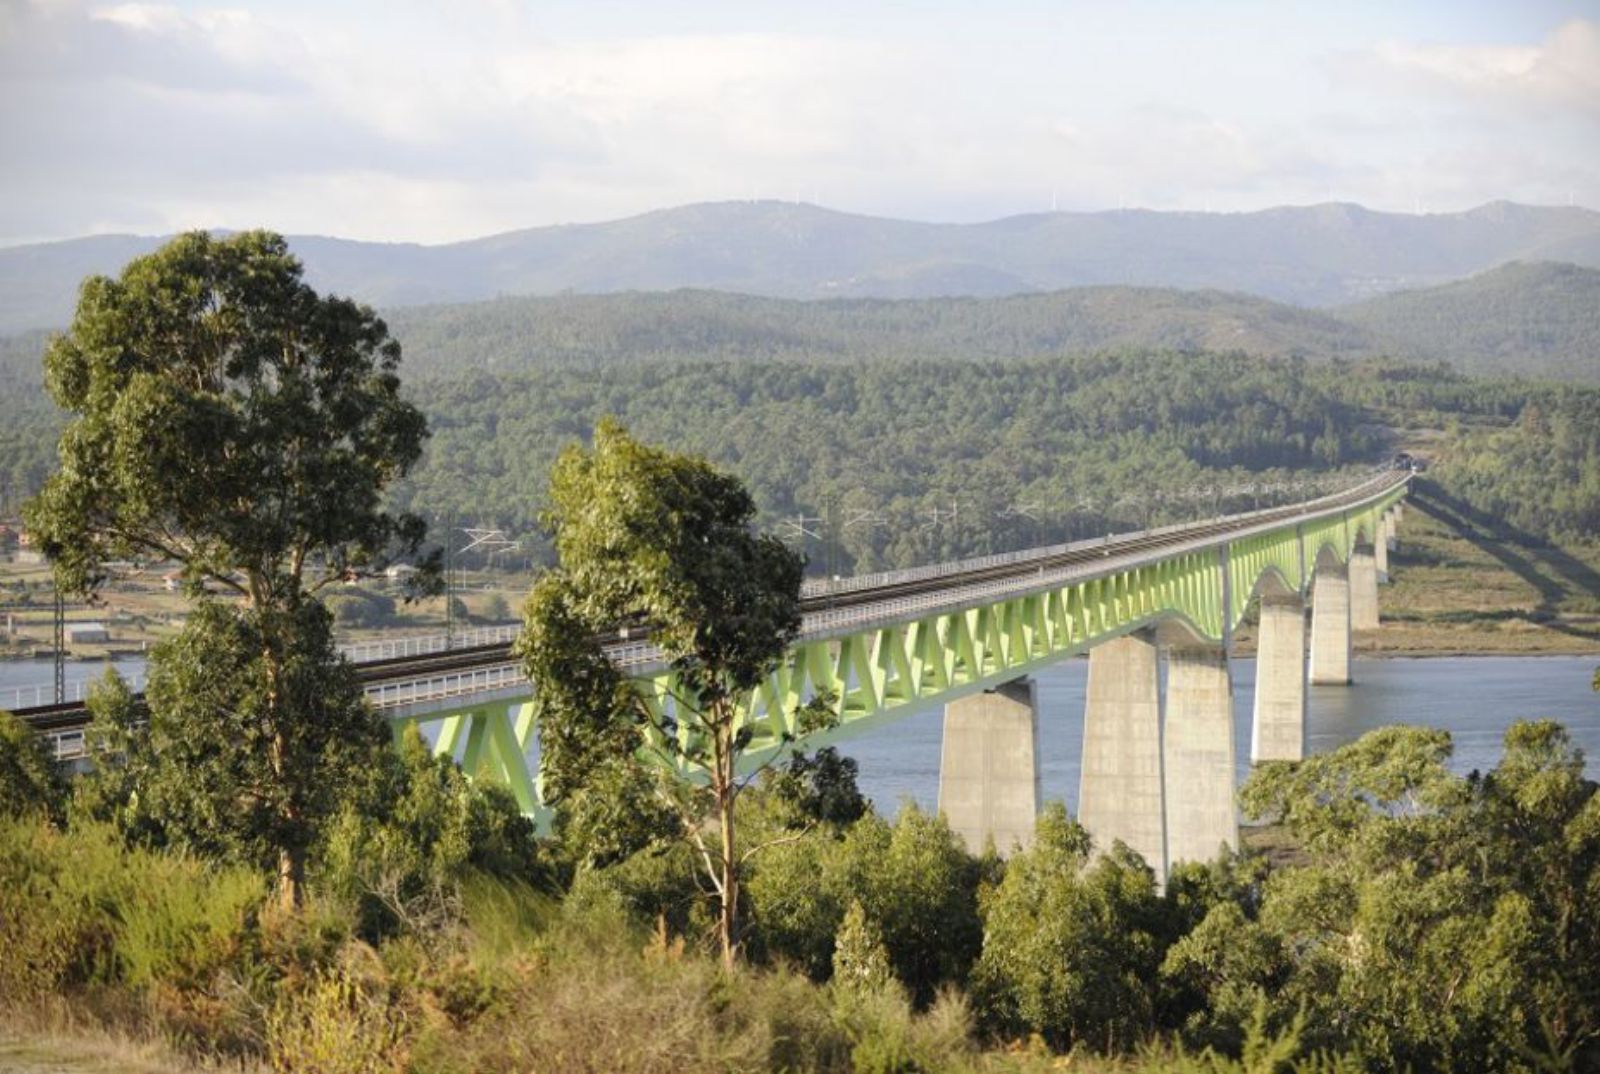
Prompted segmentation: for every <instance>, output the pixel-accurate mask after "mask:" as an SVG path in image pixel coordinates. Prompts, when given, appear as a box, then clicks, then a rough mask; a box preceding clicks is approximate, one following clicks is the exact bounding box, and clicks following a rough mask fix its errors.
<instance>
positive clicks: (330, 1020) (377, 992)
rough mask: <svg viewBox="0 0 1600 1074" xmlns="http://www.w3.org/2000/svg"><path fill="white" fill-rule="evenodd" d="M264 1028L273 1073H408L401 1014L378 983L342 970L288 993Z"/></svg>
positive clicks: (325, 973)
mask: <svg viewBox="0 0 1600 1074" xmlns="http://www.w3.org/2000/svg"><path fill="white" fill-rule="evenodd" d="M267 1026H268V1038H267V1040H268V1056H269V1058H270V1059H271V1062H272V1067H273V1069H274V1070H278V1071H283V1072H285V1074H388V1072H391V1071H393V1072H399V1071H401V1070H404V1069H405V1068H406V1062H405V1059H406V1048H407V1043H408V1019H407V1017H406V1014H405V1012H404V1011H403V1010H402V1009H401V1008H400V1007H399V1006H398V1005H397V1004H396V1003H395V1002H394V1000H393V998H392V997H391V995H390V994H389V990H388V989H387V988H386V987H385V986H384V984H383V982H382V981H380V980H375V979H373V978H372V977H371V976H370V975H364V974H359V973H355V972H352V971H351V969H349V968H348V967H345V966H338V967H333V968H330V969H327V970H324V971H322V972H320V973H318V974H317V975H316V977H315V978H313V979H312V981H311V982H310V983H309V985H307V986H306V987H305V988H303V989H299V990H294V991H286V992H285V993H284V995H283V996H282V998H281V999H280V1001H279V1002H278V1004H277V1006H275V1007H274V1008H273V1011H272V1013H271V1015H269V1017H268V1020H267Z"/></svg>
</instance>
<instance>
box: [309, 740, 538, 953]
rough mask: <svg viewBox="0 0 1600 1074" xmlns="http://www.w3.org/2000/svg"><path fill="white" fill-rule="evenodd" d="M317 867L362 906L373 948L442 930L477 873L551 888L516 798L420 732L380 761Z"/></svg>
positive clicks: (341, 815)
mask: <svg viewBox="0 0 1600 1074" xmlns="http://www.w3.org/2000/svg"><path fill="white" fill-rule="evenodd" d="M317 860H318V862H319V870H318V872H319V876H320V879H321V881H322V883H323V885H324V887H325V888H326V889H327V890H329V891H331V892H333V893H334V894H336V895H338V896H340V897H344V898H349V899H352V900H354V901H355V902H356V904H357V906H358V910H359V929H360V932H361V935H362V936H363V937H365V938H367V939H368V940H372V941H376V940H377V939H379V938H380V937H382V936H384V935H387V934H389V933H392V932H394V931H396V930H410V931H412V932H426V931H428V930H430V929H432V928H436V927H438V926H439V925H441V924H444V923H446V919H448V918H449V917H451V916H453V915H454V913H455V912H456V910H457V909H458V907H457V903H458V897H459V886H460V885H461V883H462V882H463V881H464V880H466V879H467V878H468V877H469V876H470V875H472V874H473V873H476V872H481V873H485V874H488V875H490V876H496V877H503V878H507V879H512V880H517V881H521V882H522V883H525V884H528V885H534V886H538V885H542V884H545V883H546V882H547V877H546V874H545V871H544V868H543V866H542V864H541V862H540V858H539V849H538V841H537V838H536V833H535V831H534V827H533V822H532V821H530V820H529V819H528V818H526V817H524V816H523V815H522V813H521V811H520V810H519V809H518V807H517V804H516V801H515V800H514V799H513V798H512V797H511V795H510V794H509V793H508V792H507V791H505V790H504V789H503V788H501V787H497V786H494V785H493V784H489V783H484V782H473V781H471V780H469V779H467V777H466V775H465V773H463V772H462V771H461V768H460V767H459V766H458V765H457V764H456V763H455V762H454V761H453V760H451V759H450V758H449V757H435V756H434V755H433V753H432V751H431V750H430V749H429V747H428V744H427V743H426V742H425V741H424V740H423V738H422V735H421V732H419V731H418V730H417V729H416V727H415V726H408V727H407V728H406V730H405V732H404V734H403V735H402V736H401V739H400V743H399V748H398V749H397V750H394V751H389V752H384V753H382V754H381V755H379V756H378V757H377V758H376V763H375V766H374V768H373V770H372V771H371V772H370V773H369V775H368V779H367V782H366V784H365V785H364V786H362V787H360V788H358V789H357V791H356V793H355V794H353V795H352V797H351V798H350V799H349V800H348V801H346V803H345V804H344V806H343V807H342V808H341V809H340V811H339V812H338V814H336V816H335V817H334V819H333V821H332V823H331V824H330V825H329V827H328V830H327V831H326V833H325V834H324V837H323V840H322V843H321V845H320V847H319V853H318V855H317Z"/></svg>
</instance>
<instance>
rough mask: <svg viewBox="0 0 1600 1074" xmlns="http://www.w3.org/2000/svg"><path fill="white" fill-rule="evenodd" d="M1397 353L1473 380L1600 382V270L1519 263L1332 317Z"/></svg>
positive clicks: (1386, 298)
mask: <svg viewBox="0 0 1600 1074" xmlns="http://www.w3.org/2000/svg"><path fill="white" fill-rule="evenodd" d="M1331 312H1332V313H1333V314H1334V316H1336V317H1337V318H1339V319H1340V320H1341V321H1345V322H1348V323H1350V324H1352V325H1355V326H1358V327H1359V328H1362V329H1365V330H1366V331H1367V332H1368V333H1370V334H1371V336H1373V337H1374V338H1379V339H1382V340H1383V341H1384V342H1385V343H1386V344H1387V345H1389V346H1390V347H1392V348H1393V350H1394V353H1396V354H1402V355H1406V356H1409V357H1417V358H1428V359H1443V360H1445V361H1448V362H1449V363H1450V364H1451V365H1453V366H1455V367H1456V368H1457V369H1460V370H1463V371H1464V372H1469V373H1483V374H1509V375H1534V376H1549V377H1563V378H1567V379H1571V380H1588V381H1594V380H1600V271H1596V270H1595V269H1592V268H1584V267H1581V266H1579V265H1570V264H1562V263H1557V262H1533V263H1520V262H1519V263H1514V264H1509V265H1505V266H1503V267H1501V268H1498V269H1495V270H1494V271H1492V272H1485V273H1483V274H1482V275H1480V276H1474V277H1472V278H1471V279H1467V280H1460V281H1457V282H1455V283H1450V284H1445V285H1444V286H1442V287H1434V288H1429V289H1427V290H1421V291H1402V292H1399V293H1397V294H1392V295H1384V296H1382V297H1380V298H1374V299H1371V300H1369V301H1366V302H1361V303H1358V304H1355V305H1351V306H1344V307H1341V308H1339V309H1337V310H1334V311H1331Z"/></svg>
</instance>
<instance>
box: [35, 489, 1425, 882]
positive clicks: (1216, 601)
mask: <svg viewBox="0 0 1600 1074" xmlns="http://www.w3.org/2000/svg"><path fill="white" fill-rule="evenodd" d="M1409 476H1410V475H1409V474H1406V473H1399V472H1390V473H1385V474H1382V475H1380V476H1376V477H1374V478H1372V479H1370V480H1368V481H1366V482H1364V483H1362V484H1361V485H1358V486H1356V487H1355V488H1353V489H1349V490H1347V491H1344V492H1341V493H1338V494H1335V495H1332V496H1325V497H1323V498H1321V499H1317V500H1312V501H1309V502H1305V503H1300V504H1295V505H1291V506H1288V507H1278V508H1272V509H1268V510H1263V511H1255V512H1250V513H1247V514H1240V515H1231V516H1226V517H1223V518H1218V519H1213V520H1209V521H1206V522H1202V523H1194V524H1187V525H1181V526H1172V527H1167V528H1164V529H1158V530H1150V531H1145V532H1140V533H1133V534H1126V535H1122V536H1113V537H1107V538H1104V539H1097V540H1091V541H1080V542H1077V543H1074V544H1068V545H1058V546H1053V547H1049V548H1038V549H1030V550H1028V551H1024V552H1016V553H1008V554H1005V555H998V556H989V557H985V558H982V559H974V560H965V561H962V562H957V563H949V564H941V565H938V566H933V567H924V568H918V569H914V570H909V571H896V572H890V573H885V574H878V575H870V576H861V577H855V578H849V579H844V580H842V581H836V582H833V583H822V584H813V585H808V588H807V591H806V594H805V600H804V615H803V625H802V628H801V633H800V637H799V639H798V640H797V642H796V643H795V645H794V646H793V647H792V648H791V649H790V651H789V652H788V653H787V654H786V656H785V658H784V660H783V661H782V663H781V664H780V665H779V666H778V667H777V669H776V670H775V671H774V672H773V673H772V674H771V675H770V676H769V677H768V679H767V681H766V682H764V683H763V684H762V685H761V686H760V687H759V688H758V689H756V690H755V691H753V692H752V693H751V695H750V696H749V697H748V698H746V699H745V701H744V705H743V712H744V719H745V720H746V721H747V722H748V725H749V727H750V730H751V733H752V740H751V745H750V747H749V748H748V750H747V751H746V754H745V757H746V764H747V765H751V766H753V765H757V764H760V763H762V762H763V761H765V760H768V759H770V758H771V757H772V755H773V753H774V752H775V751H779V750H784V749H788V748H792V747H791V746H790V745H788V744H787V743H786V736H787V735H790V734H792V733H793V732H794V731H795V728H794V727H793V724H792V721H793V720H794V718H795V713H796V710H797V709H798V708H799V706H800V705H801V704H803V703H804V702H805V701H807V700H809V699H810V698H812V697H813V696H815V695H816V694H818V693H821V692H824V691H826V692H828V693H830V694H831V695H833V697H834V698H835V699H836V704H837V705H838V714H839V717H840V719H839V722H838V725H837V726H836V727H835V728H834V729H833V730H831V731H828V732H826V733H824V734H821V735H813V736H811V737H810V738H809V739H807V745H808V746H812V747H815V746H820V745H823V744H825V743H826V742H827V741H829V740H833V739H839V738H844V737H848V736H849V735H851V734H853V733H857V732H860V731H862V730H865V729H867V728H869V727H873V726H877V725H880V724H883V723H886V722H889V721H893V720H897V719H900V718H902V717H904V716H907V715H910V714H911V713H914V712H918V711H922V710H926V709H928V708H930V707H932V706H936V705H942V706H943V707H944V713H945V715H944V742H943V750H942V755H941V763H940V776H939V808H940V809H941V810H942V811H943V812H944V813H945V815H946V816H947V817H948V819H949V821H950V824H951V826H952V827H953V828H954V829H955V830H956V831H958V832H959V833H960V834H961V835H962V836H963V837H964V838H965V839H966V840H967V842H968V844H969V845H970V846H972V847H974V849H977V848H979V847H981V846H982V844H983V842H984V841H985V840H987V839H989V838H993V839H994V840H995V842H996V845H997V846H999V847H1000V848H1001V849H1002V850H1006V849H1008V848H1010V847H1011V846H1012V845H1013V844H1018V843H1020V844H1026V843H1027V842H1028V841H1029V840H1030V839H1031V838H1032V834H1033V824H1034V817H1035V815H1036V813H1037V811H1038V808H1039V804H1040V803H1039V790H1038V786H1039V781H1038V749H1037V742H1038V736H1039V711H1038V703H1037V699H1036V691H1035V688H1034V684H1033V681H1032V680H1031V679H1030V678H1029V676H1030V674H1031V673H1033V672H1035V671H1037V670H1038V669H1040V668H1043V667H1045V666H1047V665H1049V664H1052V663H1055V662H1057V661H1059V660H1062V659H1065V658H1067V657H1069V656H1073V655H1075V654H1081V653H1084V652H1087V653H1088V656H1089V676H1088V690H1087V700H1086V703H1085V713H1084V730H1083V761H1082V775H1081V781H1082V782H1081V784H1080V789H1079V805H1078V813H1079V817H1078V819H1079V820H1080V821H1081V822H1082V823H1083V824H1084V826H1085V827H1086V828H1087V829H1088V830H1089V832H1090V833H1091V834H1092V835H1093V836H1094V838H1095V840H1096V842H1097V844H1099V845H1102V846H1109V845H1110V843H1111V841H1112V840H1114V839H1121V840H1122V841H1123V842H1125V843H1126V844H1127V845H1128V846H1130V847H1131V848H1133V849H1134V850H1136V851H1138V852H1139V853H1140V854H1141V855H1143V857H1144V859H1145V860H1146V861H1147V862H1149V863H1150V864H1151V866H1152V867H1153V868H1154V869H1155V870H1156V873H1157V875H1158V876H1164V875H1165V871H1166V866H1167V863H1168V862H1175V861H1182V860H1209V859H1210V858H1212V857H1213V856H1215V854H1216V853H1217V851H1218V849H1219V847H1220V846H1221V845H1223V844H1226V845H1228V846H1234V845H1236V844H1237V840H1238V828H1237V818H1236V812H1235V805H1234V780H1235V758H1234V745H1233V690H1232V684H1231V680H1230V676H1229V670H1228V658H1229V651H1230V648H1231V643H1232V637H1233V632H1234V630H1235V629H1236V628H1237V627H1238V626H1239V625H1240V623H1241V622H1242V621H1243V620H1244V619H1245V616H1246V614H1247V612H1248V611H1249V609H1250V607H1251V606H1252V605H1254V606H1256V607H1257V608H1258V609H1259V612H1258V614H1259V627H1258V629H1257V637H1258V649H1257V671H1256V694H1255V707H1254V717H1253V721H1254V722H1253V727H1252V734H1251V759H1252V760H1256V761H1261V760H1298V759H1300V758H1301V757H1302V756H1303V754H1304V751H1305V741H1306V684H1307V681H1308V680H1309V681H1310V682H1312V683H1316V684H1345V683H1348V682H1350V671H1351V663H1350V637H1351V631H1352V630H1368V629H1375V628H1376V627H1377V626H1378V600H1377V585H1378V582H1379V581H1380V580H1384V579H1385V578H1386V575H1387V561H1388V551H1389V547H1390V544H1391V542H1392V541H1393V539H1394V525H1395V522H1396V521H1397V519H1398V517H1399V514H1400V512H1401V509H1402V507H1401V501H1402V500H1403V498H1404V497H1405V495H1406V492H1407V490H1408V479H1409ZM1308 607H1309V608H1310V612H1311V615H1310V619H1311V623H1310V630H1309V644H1308V631H1307V629H1306V611H1307V608H1308ZM509 641H510V636H509V633H506V634H502V635H500V636H498V637H496V638H494V639H492V640H489V641H488V642H487V643H485V644H479V645H475V646H471V647H469V648H464V649H454V650H451V651H448V652H440V653H434V654H425V655H421V656H400V657H391V658H387V659H377V660H370V661H367V662H364V663H362V664H360V665H359V667H360V672H361V675H362V678H363V679H364V681H365V683H366V690H367V696H368V697H369V699H370V700H371V701H372V703H373V704H375V705H376V706H377V707H378V708H379V709H380V710H382V711H383V712H384V713H386V714H387V715H388V716H389V718H390V720H391V722H392V723H393V724H394V725H395V727H396V729H397V730H398V729H399V728H400V727H403V726H404V725H405V724H407V723H417V724H420V725H423V727H424V728H425V730H427V731H428V732H429V735H430V738H431V740H432V741H433V742H434V744H435V749H436V750H437V751H438V752H440V753H449V754H451V755H453V756H455V757H456V758H457V759H458V760H460V761H461V763H462V765H463V767H465V768H466V769H467V771H468V772H470V773H472V774H474V775H475V776H476V777H477V778H486V779H491V780H495V781H498V782H502V783H504V784H505V785H506V786H507V787H509V788H510V790H511V792H512V793H513V794H514V795H515V796H516V798H517V800H518V801H519V802H520V803H521V805H522V807H523V809H524V810H525V811H527V812H529V813H531V814H539V813H541V812H542V806H541V801H540V794H539V781H538V778H537V773H536V771H535V770H534V766H533V765H531V764H530V763H529V760H528V753H529V750H530V749H531V748H532V747H533V745H534V739H535V737H536V728H535V726H534V720H533V713H532V706H531V704H529V701H530V697H531V694H532V689H533V688H532V686H530V684H529V683H528V681H527V680H526V679H525V678H524V677H523V675H522V672H521V668H520V666H519V665H518V664H517V663H516V661H515V660H514V659H513V658H512V657H511V655H510V652H509ZM608 653H609V654H610V656H611V658H612V659H613V660H614V661H615V662H617V663H618V664H620V665H622V666H624V667H625V668H627V669H628V670H629V671H630V674H631V675H632V676H633V678H634V681H635V682H636V684H637V686H638V688H639V689H640V690H641V691H642V692H643V694H644V696H645V698H646V701H647V703H648V704H650V705H653V706H658V707H660V708H662V709H664V710H667V711H669V712H670V711H671V710H672V708H673V707H674V706H675V700H674V698H675V696H676V683H675V682H674V681H673V676H672V673H671V671H670V669H668V668H666V667H664V666H663V665H662V663H661V661H660V660H659V658H658V656H657V654H656V652H655V650H654V648H653V647H652V646H651V645H650V644H649V643H648V641H644V640H626V639H618V640H616V641H614V642H613V643H611V644H610V645H609V646H608ZM1163 656H1164V657H1165V660H1166V664H1167V674H1166V688H1165V692H1164V696H1163V691H1162V689H1161V676H1160V662H1161V659H1162V658H1163ZM18 715H20V716H22V717H23V718H25V719H27V720H28V721H29V722H31V723H32V724H33V725H34V726H36V727H37V728H38V729H39V730H40V731H42V732H44V733H46V734H50V735H54V736H55V737H56V738H57V748H58V752H59V753H60V754H62V755H63V756H70V755H72V754H73V753H74V752H75V751H77V750H81V741H82V733H83V727H84V725H85V723H86V716H85V714H84V712H83V709H82V706H81V704H66V705H60V706H41V707H36V708H33V709H24V710H20V711H19V712H18ZM679 726H680V727H681V728H682V731H681V733H684V734H689V733H692V724H691V723H689V722H686V721H679Z"/></svg>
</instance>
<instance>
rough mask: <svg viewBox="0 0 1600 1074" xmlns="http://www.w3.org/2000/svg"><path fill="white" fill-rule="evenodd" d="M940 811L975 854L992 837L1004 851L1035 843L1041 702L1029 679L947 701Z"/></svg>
mask: <svg viewBox="0 0 1600 1074" xmlns="http://www.w3.org/2000/svg"><path fill="white" fill-rule="evenodd" d="M939 811H940V812H941V813H943V814H944V815H945V819H946V820H947V821H949V823H950V828H951V830H952V831H954V832H955V833H956V834H957V835H959V836H960V837H961V838H962V839H963V840H964V841H965V842H966V844H967V849H968V850H970V851H972V852H973V853H974V854H978V853H982V852H983V848H984V845H985V844H986V843H987V842H988V841H989V840H990V839H991V838H992V839H993V840H994V845H995V848H996V849H997V850H999V851H1000V853H1001V854H1009V853H1010V852H1011V851H1012V849H1013V848H1014V847H1018V846H1021V847H1027V846H1029V845H1031V844H1032V842H1033V826H1034V819H1035V818H1036V817H1037V816H1038V814H1039V705H1038V687H1037V685H1036V684H1035V683H1034V681H1033V680H1032V679H1017V680H1014V681H1012V682H1008V683H1005V684H1004V685H1002V686H999V687H996V688H995V689H994V690H988V691H985V692H983V693H981V694H973V695H972V696H970V697H964V698H961V699H960V700H959V701H952V702H951V703H950V704H948V705H946V706H945V707H944V743H943V746H942V749H941V752H940V755H939Z"/></svg>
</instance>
